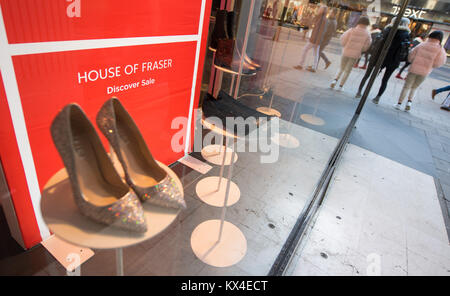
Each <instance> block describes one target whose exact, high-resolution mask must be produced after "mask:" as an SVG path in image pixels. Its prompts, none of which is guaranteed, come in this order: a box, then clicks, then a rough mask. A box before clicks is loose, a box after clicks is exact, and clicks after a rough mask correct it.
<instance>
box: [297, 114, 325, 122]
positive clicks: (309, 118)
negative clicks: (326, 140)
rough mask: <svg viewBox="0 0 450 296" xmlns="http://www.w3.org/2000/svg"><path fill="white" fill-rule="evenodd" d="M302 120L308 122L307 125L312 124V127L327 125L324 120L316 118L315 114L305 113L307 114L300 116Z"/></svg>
mask: <svg viewBox="0 0 450 296" xmlns="http://www.w3.org/2000/svg"><path fill="white" fill-rule="evenodd" d="M300 118H301V119H302V120H303V121H304V122H307V123H309V124H312V125H324V124H325V121H324V120H323V119H322V118H320V117H317V116H315V115H313V114H306V113H305V114H302V115H300Z"/></svg>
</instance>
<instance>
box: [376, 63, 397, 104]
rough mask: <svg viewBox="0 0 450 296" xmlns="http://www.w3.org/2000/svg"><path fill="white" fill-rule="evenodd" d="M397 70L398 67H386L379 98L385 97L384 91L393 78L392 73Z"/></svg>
mask: <svg viewBox="0 0 450 296" xmlns="http://www.w3.org/2000/svg"><path fill="white" fill-rule="evenodd" d="M395 69H396V67H390V66H387V67H386V70H385V71H384V75H383V79H382V80H381V86H380V89H379V90H378V95H377V97H381V96H382V95H383V93H384V91H385V90H386V87H387V83H388V81H389V78H390V77H391V75H392V73H394V71H395Z"/></svg>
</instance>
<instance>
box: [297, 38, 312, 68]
mask: <svg viewBox="0 0 450 296" xmlns="http://www.w3.org/2000/svg"><path fill="white" fill-rule="evenodd" d="M312 46H313V45H312V44H311V43H310V42H308V43H306V45H305V47H304V48H303V52H302V57H301V59H300V66H302V67H303V65H304V64H305V60H306V56H307V55H308V52H309V50H310V49H311V48H312Z"/></svg>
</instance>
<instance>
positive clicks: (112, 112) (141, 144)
mask: <svg viewBox="0 0 450 296" xmlns="http://www.w3.org/2000/svg"><path fill="white" fill-rule="evenodd" d="M97 125H98V127H99V129H100V130H101V131H102V133H103V134H104V135H105V137H106V138H107V139H108V141H109V143H110V144H111V146H112V147H113V149H114V153H115V154H116V156H117V159H118V160H119V162H120V163H121V164H122V167H123V170H124V172H125V179H126V181H127V183H128V185H130V187H132V188H133V189H134V191H135V192H136V193H137V195H138V196H139V198H140V199H141V201H142V202H145V201H147V202H150V203H152V204H156V205H159V206H164V207H169V208H186V203H185V201H184V198H183V196H182V195H181V192H180V190H179V189H178V187H177V185H176V183H175V181H174V180H173V179H172V178H171V177H170V176H169V175H168V174H167V173H166V171H165V170H164V169H162V168H161V167H160V166H159V165H158V163H157V162H156V161H155V159H154V158H153V156H152V154H151V153H150V150H149V149H148V147H147V145H146V144H145V141H144V138H143V137H142V134H141V133H140V131H139V129H138V127H137V126H136V123H135V122H134V120H133V119H132V118H131V116H130V114H129V113H128V112H127V111H126V110H125V108H124V107H123V105H122V104H121V103H120V101H119V100H118V99H117V98H111V99H110V100H108V101H106V103H105V104H103V106H102V108H101V109H100V111H99V112H98V114H97Z"/></svg>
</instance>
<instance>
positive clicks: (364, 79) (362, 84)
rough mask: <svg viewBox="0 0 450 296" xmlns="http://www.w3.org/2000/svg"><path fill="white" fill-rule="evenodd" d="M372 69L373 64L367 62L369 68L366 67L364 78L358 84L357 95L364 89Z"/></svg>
mask: <svg viewBox="0 0 450 296" xmlns="http://www.w3.org/2000/svg"><path fill="white" fill-rule="evenodd" d="M374 68H375V63H370V62H369V66H368V67H367V70H366V73H365V74H364V77H363V78H362V79H361V83H360V84H359V88H358V93H359V94H360V93H361V92H362V89H363V88H364V85H365V84H366V81H367V79H368V78H369V77H370V74H371V73H372V71H373V69H374Z"/></svg>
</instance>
